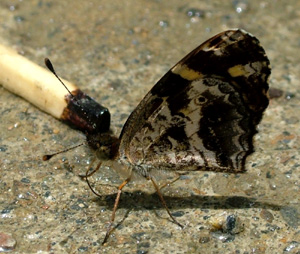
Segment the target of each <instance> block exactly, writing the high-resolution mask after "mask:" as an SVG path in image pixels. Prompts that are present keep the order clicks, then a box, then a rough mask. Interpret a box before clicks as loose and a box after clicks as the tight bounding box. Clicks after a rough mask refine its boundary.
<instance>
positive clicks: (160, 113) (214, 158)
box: [119, 30, 270, 172]
mask: <svg viewBox="0 0 300 254" xmlns="http://www.w3.org/2000/svg"><path fill="white" fill-rule="evenodd" d="M269 75H270V69H269V61H268V59H267V57H266V55H265V52H264V50H263V48H262V47H261V46H260V45H259V42H258V40H257V39H256V38H255V37H253V36H251V35H249V34H248V33H246V32H244V31H241V30H229V31H225V32H223V33H220V34H218V35H216V36H214V37H212V38H211V39H209V40H208V41H206V42H204V43H203V44H202V45H200V46H199V47H197V48H196V49H195V50H193V51H192V52H191V53H189V54H188V55H187V56H186V57H184V58H183V59H182V60H181V61H180V62H179V63H177V64H176V65H175V66H174V67H173V68H172V69H171V70H170V71H169V72H167V73H166V75H165V76H163V77H162V79H161V80H159V81H158V82H157V84H156V85H155V86H154V87H153V88H152V89H151V90H150V92H149V93H148V94H147V95H146V96H145V98H144V99H143V100H142V101H141V103H140V104H139V105H138V106H137V108H136V109H135V110H134V111H133V113H132V114H131V115H130V117H129V118H128V120H127V122H126V124H125V126H124V128H123V130H122V133H121V136H120V147H119V152H120V156H121V157H120V158H121V160H126V161H128V162H129V163H130V164H132V165H136V166H141V167H143V168H144V170H146V171H147V169H151V168H156V169H168V170H184V171H187V170H211V171H226V172H241V171H244V170H245V168H244V167H245V160H246V157H247V156H248V155H249V154H251V153H252V152H253V144H252V138H253V136H254V134H255V133H256V126H257V124H258V123H259V122H260V120H261V118H262V114H263V111H264V110H265V108H266V107H267V105H268V98H267V90H268V84H267V79H268V76H269ZM141 167H139V168H141Z"/></svg>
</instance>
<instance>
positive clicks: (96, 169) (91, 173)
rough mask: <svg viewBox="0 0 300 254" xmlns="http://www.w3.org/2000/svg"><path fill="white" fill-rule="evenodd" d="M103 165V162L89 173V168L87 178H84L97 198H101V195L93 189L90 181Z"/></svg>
mask: <svg viewBox="0 0 300 254" xmlns="http://www.w3.org/2000/svg"><path fill="white" fill-rule="evenodd" d="M101 164H102V162H99V163H98V165H97V167H96V168H95V169H94V170H93V171H91V172H89V171H90V168H88V170H87V171H86V173H85V176H84V178H85V181H86V183H87V185H88V186H89V188H90V190H91V191H92V192H93V193H94V194H95V195H96V196H98V197H101V195H100V194H99V193H97V192H96V191H95V190H94V189H93V187H92V185H91V183H90V181H89V177H90V176H91V175H93V174H94V173H95V172H97V171H98V169H99V168H100V166H101ZM82 177H83V176H82Z"/></svg>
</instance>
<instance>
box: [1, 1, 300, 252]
mask: <svg viewBox="0 0 300 254" xmlns="http://www.w3.org/2000/svg"><path fill="white" fill-rule="evenodd" d="M299 10H300V2H299V1H297V0H291V1H288V2H287V1H285V2H284V1H271V0H268V1H257V0H255V1H247V0H241V1H228V2H227V3H224V2H223V1H206V2H204V1H189V2H186V3H183V2H182V1H179V0H176V1H171V2H170V1H139V2H138V4H137V2H136V1H131V0H129V1H126V2H124V1H114V2H113V3H112V1H108V0H106V1H100V2H99V1H97V0H93V1H70V0H67V1H57V0H53V1H39V0H33V1H17V0H9V1H8V0H3V1H1V3H0V20H1V27H0V42H1V43H3V44H6V45H10V46H11V47H14V48H15V49H17V50H18V51H19V52H22V54H24V55H25V56H26V57H27V58H29V59H31V60H32V61H35V62H36V63H39V64H41V65H42V64H43V59H44V57H49V58H50V59H51V60H52V61H53V64H54V65H55V68H56V69H57V72H58V73H59V74H60V75H61V76H63V77H65V78H67V79H69V80H71V81H74V82H75V83H77V85H79V86H80V88H82V90H84V91H85V92H87V93H88V94H89V95H92V96H93V97H94V98H95V99H96V100H97V101H99V102H100V103H101V104H103V105H105V106H106V107H108V108H109V109H110V112H111V114H112V128H113V130H114V131H115V132H116V133H119V132H120V129H121V127H122V125H123V124H124V122H125V120H126V118H127V116H128V115H129V113H130V112H131V110H132V109H133V108H134V107H135V106H136V105H137V103H138V102H139V101H140V100H141V99H142V97H143V96H144V95H145V93H146V92H147V91H148V90H149V89H150V88H151V87H152V86H153V85H154V83H155V81H157V80H158V79H159V78H160V77H161V76H162V75H163V74H164V73H165V72H166V71H167V70H168V69H169V68H170V67H171V66H173V65H174V64H175V63H176V62H177V61H178V60H180V59H181V58H182V57H183V56H184V55H185V54H186V53H188V52H189V51H190V50H192V49H193V48H195V47H196V46H197V45H199V44H200V43H201V42H203V41H204V40H206V39H207V38H209V37H211V36H212V35H214V34H216V33H218V32H221V31H223V30H226V29H228V28H232V27H239V28H243V29H245V30H247V31H249V32H251V33H252V34H254V35H255V36H256V37H257V38H259V40H260V41H261V43H262V45H263V47H264V48H265V50H266V52H267V54H268V57H269V59H270V61H271V65H272V68H273V71H272V75H271V80H270V85H271V87H275V88H279V89H282V90H283V91H284V93H283V96H282V97H280V98H276V99H273V100H271V103H270V106H269V107H268V109H267V111H266V113H265V115H264V118H263V120H262V122H261V124H260V133H259V134H258V135H257V136H256V151H257V152H256V153H254V154H253V155H252V156H251V158H250V159H249V160H248V162H247V165H246V167H247V169H248V171H247V173H245V174H242V175H226V174H216V173H210V172H199V173H193V174H189V175H188V176H184V177H181V179H180V180H178V181H177V182H175V183H174V184H173V185H171V186H170V187H167V188H165V189H164V194H165V197H166V201H167V203H168V204H169V207H170V209H171V211H172V213H173V214H174V216H176V217H177V219H178V220H179V221H180V222H181V223H183V224H184V225H185V229H183V230H181V229H179V228H178V226H176V225H174V224H173V223H172V222H170V221H169V220H168V219H166V218H168V217H167V214H166V212H165V210H164V209H161V204H160V202H159V200H158V197H157V196H156V195H155V194H152V192H153V190H152V188H151V183H147V182H146V181H141V182H139V183H137V184H131V185H130V186H129V187H128V188H127V189H126V193H124V195H123V196H122V197H121V203H120V208H119V210H118V212H117V222H121V223H120V225H119V226H118V228H117V229H116V230H115V231H114V233H113V234H112V236H111V237H110V239H109V241H108V243H107V245H106V246H101V241H102V239H103V237H104V234H105V229H106V226H107V221H108V220H109V217H110V215H111V210H112V206H113V202H114V197H115V196H114V195H113V194H114V193H115V189H114V188H113V187H111V186H104V185H103V184H105V183H108V184H110V185H117V184H118V183H119V182H120V179H119V178H118V177H117V176H116V175H115V174H114V172H113V171H112V170H109V169H107V170H103V171H102V172H100V173H98V174H97V175H96V176H95V177H94V179H93V180H94V181H96V180H97V185H96V189H97V190H98V192H100V193H101V194H102V195H103V198H96V197H95V196H94V195H93V194H92V193H91V191H90V190H89V189H88V187H87V185H86V183H85V182H83V181H81V180H80V178H79V177H77V174H78V173H80V172H84V171H85V168H86V167H87V165H88V163H89V162H90V161H91V160H92V159H91V158H92V154H91V152H90V151H89V150H88V148H86V147H81V148H78V149H76V150H74V151H72V152H69V153H67V154H63V155H61V156H58V157H57V158H53V159H52V160H51V161H50V162H47V163H46V162H43V161H41V156H42V155H43V154H45V153H48V152H49V151H57V150H60V149H62V148H65V147H68V146H70V145H74V144H76V143H79V142H81V141H82V140H84V139H85V138H84V136H83V135H82V134H80V133H78V132H77V131H74V130H71V129H70V128H69V127H68V126H65V125H64V124H62V123H61V122H59V121H57V120H55V119H53V118H52V117H51V116H49V115H46V114H44V113H43V112H41V111H39V110H38V109H37V108H35V107H33V106H32V105H30V104H28V103H27V102H26V101H24V100H22V99H21V98H19V97H16V96H15V95H13V94H11V93H10V92H8V91H6V90H5V89H3V88H2V87H0V104H1V108H0V122H1V125H0V128H1V137H0V174H1V178H0V193H1V194H0V211H1V221H0V233H1V234H5V235H9V236H10V237H11V239H13V241H14V242H16V244H15V245H14V244H13V245H11V246H12V247H11V249H12V248H14V253H35V252H39V253H74V252H83V253H84V252H85V253H93V252H95V253H97V252H98V253H99V252H100V253H116V252H120V253H193V252H194V253H220V252H222V253H283V252H285V253H299V252H300V233H299V226H300V225H299V221H300V208H299V196H300V195H299V194H300V190H299V189H300V188H299V186H300V180H299V174H300V173H299V171H300V169H299V168H300V162H299V161H300V154H299V147H300V132H299V129H300V114H299V107H300V100H299V95H300V81H299V73H300V64H299V48H300V35H299V25H300V18H299V17H300V15H299ZM0 71H1V70H0ZM141 190H144V192H141ZM232 215H234V216H232ZM228 216H229V217H228ZM230 218H237V219H238V220H237V221H238V223H237V224H236V222H235V221H231V220H230ZM228 228H230V229H231V228H232V230H228Z"/></svg>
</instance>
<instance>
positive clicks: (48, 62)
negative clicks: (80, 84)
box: [45, 58, 74, 98]
mask: <svg viewBox="0 0 300 254" xmlns="http://www.w3.org/2000/svg"><path fill="white" fill-rule="evenodd" d="M45 65H46V66H47V68H48V69H49V71H51V72H52V73H53V74H54V76H55V77H56V78H57V79H58V80H59V81H60V83H61V84H62V85H63V86H64V87H65V88H66V90H67V91H68V93H69V94H70V95H71V96H72V97H73V98H74V95H73V94H72V93H71V92H70V90H69V89H68V87H67V86H66V85H65V83H64V82H63V81H62V80H61V79H60V77H59V76H58V75H57V74H56V71H55V70H54V67H53V65H52V63H51V61H50V59H49V58H45Z"/></svg>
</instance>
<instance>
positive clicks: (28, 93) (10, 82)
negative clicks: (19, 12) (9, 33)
mask: <svg viewBox="0 0 300 254" xmlns="http://www.w3.org/2000/svg"><path fill="white" fill-rule="evenodd" d="M62 81H63V83H64V84H65V85H66V86H67V87H68V89H69V90H70V91H71V93H72V95H73V96H72V95H71V96H70V94H69V93H68V91H67V90H66V89H65V88H64V87H63V86H62V85H61V83H60V82H59V81H58V80H57V78H56V77H55V76H54V75H53V74H52V73H51V72H49V71H48V70H46V69H44V68H42V67H40V66H39V65H37V64H35V63H33V62H31V61H29V60H28V59H26V58H25V57H23V56H21V55H19V54H18V53H17V52H15V51H14V50H12V49H10V48H8V47H6V46H3V45H0V84H1V85H3V87H5V88H6V89H7V90H9V91H11V92H12V93H14V94H17V95H19V96H20V97H23V98H24V99H26V100H27V101H29V102H30V103H32V104H33V105H35V106H37V107H38V108H39V109H41V110H43V111H45V112H47V113H48V114H50V115H52V116H54V117H55V118H58V119H60V120H64V121H66V122H67V123H68V124H71V125H73V126H75V127H76V128H78V129H80V130H82V131H84V132H88V133H90V132H93V133H94V132H98V133H99V132H106V131H108V129H109V126H110V114H109V111H108V109H107V108H105V107H103V106H101V105H99V104H98V103H96V102H95V101H94V100H93V99H92V98H91V97H89V96H88V95H86V94H84V93H83V92H82V91H80V89H78V88H77V87H76V86H75V85H74V84H73V83H70V82H69V81H67V80H64V79H62ZM85 103H87V105H85ZM70 104H71V105H70ZM91 109H93V111H91ZM77 111H79V112H77ZM95 126H96V127H95Z"/></svg>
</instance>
